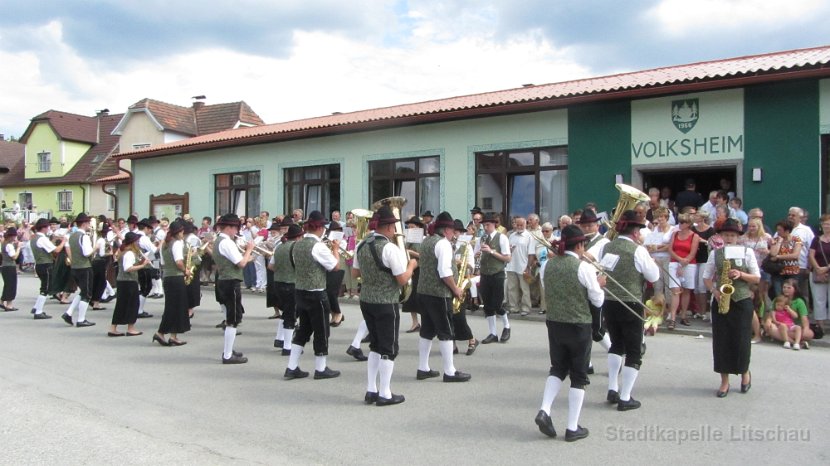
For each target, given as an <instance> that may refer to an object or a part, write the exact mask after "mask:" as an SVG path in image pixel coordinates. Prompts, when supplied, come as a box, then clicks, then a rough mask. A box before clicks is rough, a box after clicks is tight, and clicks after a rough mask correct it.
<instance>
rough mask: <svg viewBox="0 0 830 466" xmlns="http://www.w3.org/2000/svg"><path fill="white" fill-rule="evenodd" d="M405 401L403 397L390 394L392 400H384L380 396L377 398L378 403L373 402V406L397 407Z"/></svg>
mask: <svg viewBox="0 0 830 466" xmlns="http://www.w3.org/2000/svg"><path fill="white" fill-rule="evenodd" d="M405 400H406V398H404V397H403V395H395V394H394V393H393V394H392V398H384V397H382V396H378V401H376V402H375V406H389V405H397V404H401V403H403V402H404V401H405Z"/></svg>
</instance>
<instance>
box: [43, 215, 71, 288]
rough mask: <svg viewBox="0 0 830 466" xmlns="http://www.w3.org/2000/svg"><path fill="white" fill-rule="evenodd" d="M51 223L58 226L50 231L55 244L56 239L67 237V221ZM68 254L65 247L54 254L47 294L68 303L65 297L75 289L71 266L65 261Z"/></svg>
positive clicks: (50, 223)
mask: <svg viewBox="0 0 830 466" xmlns="http://www.w3.org/2000/svg"><path fill="white" fill-rule="evenodd" d="M53 220H54V219H53ZM53 225H54V226H57V227H58V228H56V229H55V230H54V232H53V233H52V240H53V241H54V242H55V244H58V239H59V238H61V237H63V238H67V239H69V229H68V228H69V224H68V223H66V222H62V223H53V221H52V220H50V221H49V226H50V227H52V226H53ZM68 256H69V254H68V253H67V250H66V248H63V249H61V251H60V252H59V253H58V255H57V256H55V263H54V265H53V266H52V274H51V275H50V276H49V295H50V296H53V297H54V298H55V299H57V300H58V301H60V303H61V304H69V301H68V300H67V299H66V298H67V297H68V296H69V295H71V294H72V293H73V292H74V291H75V280H74V279H72V267H71V266H70V264H68V263H67V261H68Z"/></svg>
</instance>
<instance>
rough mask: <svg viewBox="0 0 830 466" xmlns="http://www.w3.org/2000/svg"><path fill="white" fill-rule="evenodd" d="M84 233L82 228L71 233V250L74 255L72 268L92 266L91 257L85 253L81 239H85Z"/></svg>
mask: <svg viewBox="0 0 830 466" xmlns="http://www.w3.org/2000/svg"><path fill="white" fill-rule="evenodd" d="M84 235H86V233H84V232H83V231H81V230H78V231H76V232H75V233H72V234H71V235H69V241H68V243H69V252H70V254H71V255H72V256H71V259H72V268H73V269H76V270H77V269H88V268H90V267H92V263H91V262H90V260H89V257H86V256H84V255H83V247H82V246H81V239H83V237H84Z"/></svg>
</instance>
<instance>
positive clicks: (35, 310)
mask: <svg viewBox="0 0 830 466" xmlns="http://www.w3.org/2000/svg"><path fill="white" fill-rule="evenodd" d="M35 312H37V309H35V308H32V310H31V311H29V314H34V313H35Z"/></svg>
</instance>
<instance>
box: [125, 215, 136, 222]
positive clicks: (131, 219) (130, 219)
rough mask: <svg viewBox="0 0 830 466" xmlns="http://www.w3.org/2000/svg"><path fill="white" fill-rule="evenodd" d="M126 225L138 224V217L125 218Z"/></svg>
mask: <svg viewBox="0 0 830 466" xmlns="http://www.w3.org/2000/svg"><path fill="white" fill-rule="evenodd" d="M127 223H129V224H136V223H138V217H136V216H135V215H130V216H129V217H127Z"/></svg>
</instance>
